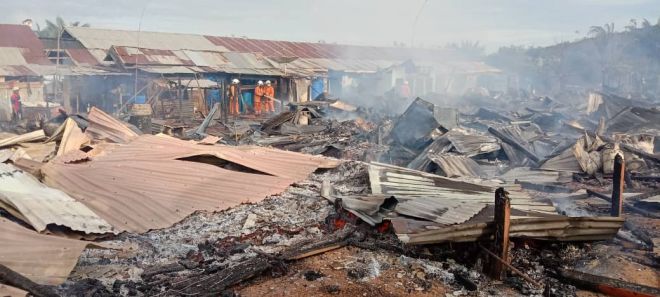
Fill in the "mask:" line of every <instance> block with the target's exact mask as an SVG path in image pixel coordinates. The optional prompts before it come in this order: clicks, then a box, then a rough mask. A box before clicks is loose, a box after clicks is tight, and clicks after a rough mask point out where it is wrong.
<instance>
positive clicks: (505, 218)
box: [489, 188, 511, 280]
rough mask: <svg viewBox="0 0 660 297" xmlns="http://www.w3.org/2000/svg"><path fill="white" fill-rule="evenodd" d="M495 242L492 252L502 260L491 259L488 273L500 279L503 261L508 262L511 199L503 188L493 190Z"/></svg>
mask: <svg viewBox="0 0 660 297" xmlns="http://www.w3.org/2000/svg"><path fill="white" fill-rule="evenodd" d="M493 215H494V219H495V242H494V244H493V247H494V250H495V251H494V254H495V255H497V256H498V257H499V258H500V259H502V261H491V262H490V263H491V265H490V268H489V274H490V276H491V277H492V278H493V279H496V280H502V278H503V275H504V271H505V269H504V266H505V263H508V262H509V227H510V225H511V220H510V219H511V199H509V193H508V192H507V191H505V190H504V188H498V189H497V190H495V213H494V214H493Z"/></svg>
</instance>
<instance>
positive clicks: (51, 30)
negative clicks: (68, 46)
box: [37, 16, 90, 38]
mask: <svg viewBox="0 0 660 297" xmlns="http://www.w3.org/2000/svg"><path fill="white" fill-rule="evenodd" d="M89 26H90V25H89V24H87V23H85V24H81V23H80V22H79V21H76V22H71V23H69V24H68V25H67V23H66V22H65V21H64V19H62V17H60V16H58V17H56V18H55V21H51V20H46V27H44V28H43V29H42V28H40V27H39V26H38V25H37V28H38V34H39V36H40V37H48V38H57V36H58V35H59V34H60V33H61V32H62V31H63V30H64V27H89Z"/></svg>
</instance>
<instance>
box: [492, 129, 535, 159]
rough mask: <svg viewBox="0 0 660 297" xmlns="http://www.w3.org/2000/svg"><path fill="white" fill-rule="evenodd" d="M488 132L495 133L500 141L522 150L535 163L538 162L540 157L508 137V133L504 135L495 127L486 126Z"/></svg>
mask: <svg viewBox="0 0 660 297" xmlns="http://www.w3.org/2000/svg"><path fill="white" fill-rule="evenodd" d="M488 132H490V133H491V134H493V135H495V136H496V137H497V138H499V139H501V140H502V141H504V142H506V143H508V144H510V145H511V146H513V147H514V148H516V149H517V150H519V151H521V152H523V153H524V154H525V155H526V156H527V157H528V158H529V159H530V160H532V161H534V162H535V163H539V162H540V161H541V159H540V158H539V157H537V156H536V155H535V154H534V153H533V152H531V151H530V150H528V149H527V148H526V147H524V146H523V145H522V144H520V143H518V142H517V141H516V140H514V139H513V138H511V137H509V136H508V135H504V134H503V133H502V132H500V131H497V129H495V128H493V127H488Z"/></svg>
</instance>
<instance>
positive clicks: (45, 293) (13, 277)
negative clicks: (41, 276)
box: [0, 264, 59, 297]
mask: <svg viewBox="0 0 660 297" xmlns="http://www.w3.org/2000/svg"><path fill="white" fill-rule="evenodd" d="M0 283H3V284H7V285H10V286H12V287H16V288H19V289H21V290H24V291H28V292H29V293H30V294H32V295H34V296H36V297H57V296H59V295H58V294H57V293H55V291H53V290H51V289H50V288H48V287H46V286H43V285H40V284H37V283H35V282H33V281H32V280H30V279H29V278H27V277H25V276H23V275H21V274H20V273H18V272H15V271H13V270H11V269H9V268H8V267H7V266H5V265H2V264H0Z"/></svg>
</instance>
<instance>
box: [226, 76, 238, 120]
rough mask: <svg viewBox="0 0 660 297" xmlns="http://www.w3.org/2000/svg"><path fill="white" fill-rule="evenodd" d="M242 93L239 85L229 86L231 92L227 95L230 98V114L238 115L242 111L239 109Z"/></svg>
mask: <svg viewBox="0 0 660 297" xmlns="http://www.w3.org/2000/svg"><path fill="white" fill-rule="evenodd" d="M239 92H240V90H239V88H238V84H231V85H229V90H228V92H227V95H228V97H229V114H233V115H238V114H240V113H241V112H240V110H239V109H238V93H239Z"/></svg>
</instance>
